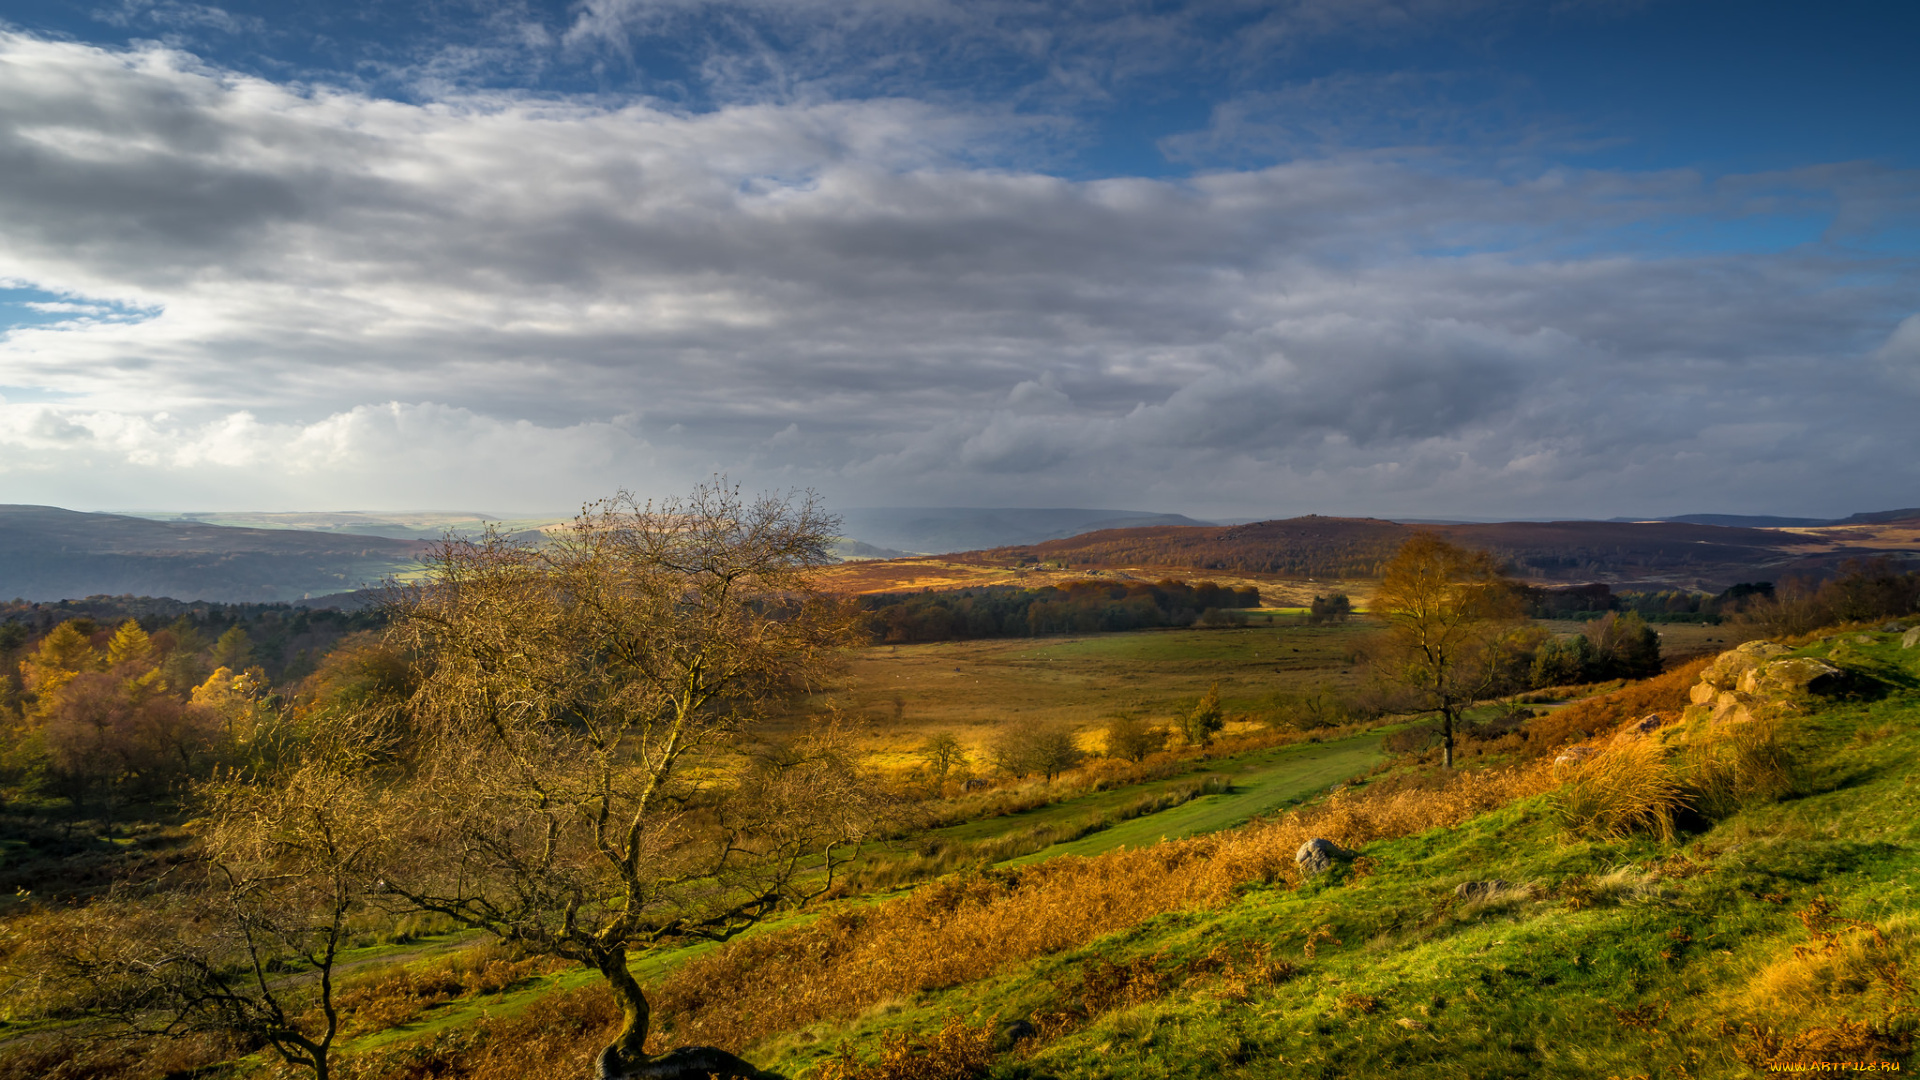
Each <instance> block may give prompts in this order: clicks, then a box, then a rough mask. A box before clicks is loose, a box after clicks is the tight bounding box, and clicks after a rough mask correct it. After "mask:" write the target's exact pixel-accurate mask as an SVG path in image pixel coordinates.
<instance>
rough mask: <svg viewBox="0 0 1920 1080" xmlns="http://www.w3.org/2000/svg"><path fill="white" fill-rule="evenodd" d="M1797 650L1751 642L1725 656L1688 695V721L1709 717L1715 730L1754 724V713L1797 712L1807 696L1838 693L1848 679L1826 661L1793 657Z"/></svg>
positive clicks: (1768, 642)
mask: <svg viewBox="0 0 1920 1080" xmlns="http://www.w3.org/2000/svg"><path fill="white" fill-rule="evenodd" d="M1792 652H1793V650H1792V649H1789V648H1787V647H1786V646H1784V645H1776V644H1774V643H1773V642H1771V641H1749V642H1747V643H1746V644H1744V645H1741V646H1740V647H1739V648H1736V649H1732V650H1730V651H1728V652H1724V653H1721V654H1720V655H1719V656H1718V657H1716V658H1715V659H1714V661H1713V663H1712V664H1710V665H1709V666H1708V667H1707V670H1705V671H1703V672H1701V673H1700V681H1699V682H1697V683H1695V684H1694V686H1693V688H1692V689H1691V690H1689V691H1688V700H1689V701H1691V702H1692V703H1693V704H1692V705H1691V706H1689V707H1688V709H1687V716H1686V718H1687V719H1689V720H1693V719H1697V718H1699V717H1701V716H1705V717H1707V718H1708V720H1709V721H1710V722H1712V723H1714V724H1737V723H1744V722H1746V721H1749V720H1752V719H1753V718H1754V717H1755V715H1756V710H1761V709H1772V710H1774V711H1781V710H1786V709H1791V708H1793V707H1794V703H1795V701H1796V699H1799V698H1802V697H1805V696H1806V695H1808V694H1823V693H1830V692H1832V691H1834V690H1836V689H1838V688H1839V687H1840V685H1841V683H1842V682H1843V681H1844V680H1845V678H1846V673H1845V672H1843V671H1841V670H1840V669H1839V668H1837V667H1835V666H1833V665H1832V664H1829V663H1827V662H1826V661H1824V660H1815V659H1813V658H1812V657H1806V656H1791V655H1789V654H1790V653H1792Z"/></svg>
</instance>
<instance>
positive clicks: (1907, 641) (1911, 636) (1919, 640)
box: [1900, 626, 1920, 649]
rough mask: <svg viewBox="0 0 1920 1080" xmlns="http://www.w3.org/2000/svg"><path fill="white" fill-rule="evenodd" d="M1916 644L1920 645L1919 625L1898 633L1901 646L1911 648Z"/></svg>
mask: <svg viewBox="0 0 1920 1080" xmlns="http://www.w3.org/2000/svg"><path fill="white" fill-rule="evenodd" d="M1916 645H1920V626H1916V627H1914V628H1913V629H1911V630H1909V631H1907V632H1906V633H1904V634H1901V635H1900V647H1901V648H1903V649H1911V648H1913V647H1914V646H1916Z"/></svg>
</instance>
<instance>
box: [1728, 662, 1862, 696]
mask: <svg viewBox="0 0 1920 1080" xmlns="http://www.w3.org/2000/svg"><path fill="white" fill-rule="evenodd" d="M1753 675H1754V689H1753V690H1752V691H1751V692H1752V693H1757V694H1767V695H1778V694H1787V695H1798V694H1818V693H1822V692H1824V691H1827V690H1831V689H1833V688H1835V687H1837V686H1838V685H1839V683H1840V682H1841V680H1843V679H1844V678H1846V673H1845V672H1843V671H1841V670H1840V669H1839V668H1837V667H1834V666H1833V665H1832V664H1829V663H1827V662H1826V661H1825V660H1815V659H1813V658H1812V657H1810V656H1802V657H1797V658H1795V659H1792V660H1775V661H1774V662H1772V663H1770V664H1768V665H1766V666H1765V667H1762V668H1760V669H1758V670H1757V671H1755V672H1754V673H1753Z"/></svg>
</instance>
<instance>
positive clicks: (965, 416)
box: [0, 0, 1920, 517]
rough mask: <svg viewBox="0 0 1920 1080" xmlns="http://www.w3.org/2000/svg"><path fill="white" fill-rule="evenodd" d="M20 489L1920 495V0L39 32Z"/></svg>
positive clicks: (183, 22) (1636, 505) (612, 3)
mask: <svg viewBox="0 0 1920 1080" xmlns="http://www.w3.org/2000/svg"><path fill="white" fill-rule="evenodd" d="M0 19H3V20H4V21H0V502H36V503H51V504H56V505H62V506H70V507H74V508H79V509H99V508H150V509H258V510H269V509H307V510H323V509H478V510H487V511H492V512H497V513H505V512H520V511H527V512H532V511H549V510H565V509H567V508H569V507H571V506H576V505H577V504H578V502H579V501H580V500H582V499H585V498H591V497H595V496H598V495H602V494H606V493H609V492H611V491H612V490H614V489H616V488H620V487H626V488H631V489H634V490H636V491H640V492H642V493H654V494H661V493H671V492H674V491H682V490H685V489H686V488H687V487H688V486H689V485H690V484H692V483H693V482H695V481H696V480H698V479H700V478H702V477H704V476H707V475H710V474H711V473H714V472H725V473H726V474H728V475H729V476H731V477H733V478H734V479H736V480H740V481H742V482H743V483H745V484H747V485H748V486H750V487H756V488H764V487H774V486H779V487H788V486H795V487H813V488H816V489H818V490H819V491H821V492H822V493H824V494H825V495H826V496H827V497H828V498H829V500H830V501H831V502H833V503H835V504H838V505H842V506H884V505H977V506H1102V507H1114V508H1133V509H1151V510H1164V511H1179V512H1185V513H1190V514H1194V515H1197V516H1232V517H1255V516H1286V515H1293V514H1302V513H1310V512H1317V513H1332V514H1376V515H1381V516H1429V517H1431V516H1457V517H1503V516H1512V517H1548V516H1593V517H1607V516H1613V515H1622V514H1634V515H1639V514H1676V513H1686V512H1735V513H1739V512H1747V513H1782V514H1808V515H1829V514H1831V515H1840V514H1846V513H1850V512H1853V511H1858V510H1870V509H1884V508H1889V507H1898V506H1913V505H1920V62H1916V61H1915V58H1914V54H1913V43H1914V41H1915V40H1916V39H1920V7H1916V6H1915V5H1913V4H1912V3H1910V2H1908V0H1888V2H1884V3H1860V2H1846V0H1835V2H1833V3H1827V4H1806V3H1794V4H1787V3H1766V2H1759V0H1737V2H1735V0H1730V2H1678V0H1670V2H1662V0H1512V2H1509V0H1272V2H1255V0H1200V2H1192V3H1177V2H1146V0H573V2H567V0H558V2H552V3H543V2H540V0H440V2H437V3H433V4H426V3H420V4H404V3H403V4H395V3H391V2H387V0H335V2H328V0H304V2H301V3H297V4H288V3H285V2H275V3H268V2H259V3H252V2H245V3H234V4H229V5H227V6H224V7H216V6H212V5H206V4H196V3H188V2H184V0H8V2H7V3H6V4H5V5H4V6H0Z"/></svg>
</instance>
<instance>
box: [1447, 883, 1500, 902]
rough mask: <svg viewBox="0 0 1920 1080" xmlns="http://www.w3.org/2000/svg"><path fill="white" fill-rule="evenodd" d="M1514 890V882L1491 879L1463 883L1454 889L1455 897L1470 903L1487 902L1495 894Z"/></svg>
mask: <svg viewBox="0 0 1920 1080" xmlns="http://www.w3.org/2000/svg"><path fill="white" fill-rule="evenodd" d="M1511 888H1513V882H1511V881H1502V880H1500V879H1499V878H1490V879H1488V880H1486V881H1463V882H1461V883H1460V884H1458V885H1455V886H1454V887H1453V895H1455V896H1457V897H1459V898H1460V899H1462V900H1465V901H1467V902H1469V903H1471V902H1473V901H1475V900H1485V899H1486V898H1487V897H1489V896H1492V895H1493V894H1494V893H1497V892H1501V891H1503V890H1506V889H1511Z"/></svg>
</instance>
